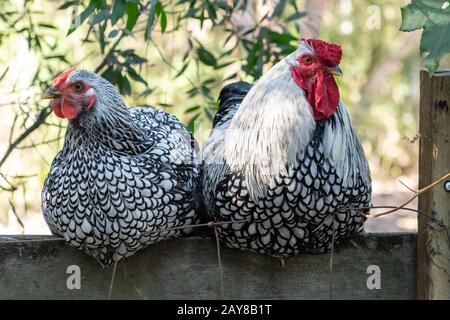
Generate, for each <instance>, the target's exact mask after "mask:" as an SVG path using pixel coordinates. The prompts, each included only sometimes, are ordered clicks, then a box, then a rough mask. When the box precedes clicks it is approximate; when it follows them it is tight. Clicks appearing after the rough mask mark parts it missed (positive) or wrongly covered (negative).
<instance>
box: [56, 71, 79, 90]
mask: <svg viewBox="0 0 450 320" xmlns="http://www.w3.org/2000/svg"><path fill="white" fill-rule="evenodd" d="M75 69H76V67H72V68H70V69H67V70H66V71H64V72H62V73H60V74H59V75H58V76H57V77H56V78H55V79H53V82H52V85H53V86H54V87H57V86H59V85H60V84H61V83H63V82H65V81H66V80H67V77H68V76H69V75H70V74H71V73H72V71H74V70H75Z"/></svg>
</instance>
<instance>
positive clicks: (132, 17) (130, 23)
mask: <svg viewBox="0 0 450 320" xmlns="http://www.w3.org/2000/svg"><path fill="white" fill-rule="evenodd" d="M125 12H126V13H127V16H128V19H127V25H126V28H127V30H129V31H131V30H133V28H134V26H135V25H136V22H137V19H138V17H139V6H138V5H137V4H136V3H133V2H127V3H126V4H125Z"/></svg>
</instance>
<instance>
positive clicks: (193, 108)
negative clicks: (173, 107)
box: [184, 105, 200, 113]
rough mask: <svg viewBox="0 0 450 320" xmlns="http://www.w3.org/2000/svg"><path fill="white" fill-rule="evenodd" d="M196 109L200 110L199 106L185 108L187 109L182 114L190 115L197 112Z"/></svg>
mask: <svg viewBox="0 0 450 320" xmlns="http://www.w3.org/2000/svg"><path fill="white" fill-rule="evenodd" d="M198 109H200V106H199V105H196V106H192V107H189V108H187V109H186V110H185V111H184V113H192V112H194V111H197V110H198Z"/></svg>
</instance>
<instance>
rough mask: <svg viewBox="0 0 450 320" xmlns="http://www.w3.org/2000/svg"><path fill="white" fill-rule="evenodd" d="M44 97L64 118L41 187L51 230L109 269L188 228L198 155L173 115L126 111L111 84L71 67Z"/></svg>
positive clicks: (150, 110) (194, 200)
mask: <svg viewBox="0 0 450 320" xmlns="http://www.w3.org/2000/svg"><path fill="white" fill-rule="evenodd" d="M44 98H51V99H53V100H52V103H51V106H52V110H53V112H54V113H55V115H56V116H58V117H61V118H67V119H68V120H69V123H68V128H67V132H66V136H65V140H64V146H63V148H62V150H61V151H60V152H59V153H58V154H57V156H56V157H55V159H54V160H53V163H52V165H51V168H50V172H49V174H48V176H47V178H46V180H45V183H44V187H43V190H42V212H43V215H44V218H45V220H46V222H47V224H48V225H49V227H50V230H51V231H52V233H54V234H55V235H59V236H61V237H63V238H65V240H66V242H67V243H68V244H69V245H71V246H73V247H76V248H79V249H81V250H83V251H84V252H86V253H88V254H89V255H91V256H93V257H95V258H96V259H97V261H98V262H99V263H100V264H101V265H102V266H108V265H111V264H113V263H116V262H118V261H120V260H121V259H123V258H125V257H129V256H131V255H132V254H134V253H135V252H136V251H137V250H139V249H141V248H143V247H145V246H147V245H149V244H151V243H156V242H159V241H161V240H165V239H169V238H174V237H177V236H181V235H183V234H186V233H188V232H189V231H190V230H191V229H192V228H189V225H192V224H193V223H196V221H197V215H196V209H197V208H196V207H197V203H198V201H197V198H198V196H197V195H196V193H197V192H198V191H197V188H198V187H199V184H200V176H199V174H200V172H199V171H200V168H199V164H198V160H197V151H198V150H197V149H196V144H195V141H194V140H193V138H192V136H191V134H190V133H189V131H188V129H187V128H186V127H185V126H184V125H183V124H182V123H181V122H180V121H179V120H178V119H177V118H176V117H174V116H172V115H169V114H168V113H166V112H164V111H161V110H157V109H154V108H151V107H136V108H131V109H128V108H127V106H126V105H125V102H124V100H123V99H122V97H121V96H120V94H119V92H118V90H117V89H116V88H115V87H114V86H113V85H112V84H111V83H109V82H108V81H107V80H105V79H103V78H102V77H101V76H99V75H97V74H95V73H93V72H90V71H86V70H82V69H76V68H72V69H69V70H67V71H65V72H63V73H62V74H60V75H59V76H58V77H56V78H55V79H54V80H53V84H52V86H51V87H50V88H49V89H48V90H47V91H46V92H45V93H44ZM184 227H186V228H184ZM164 230H166V231H164Z"/></svg>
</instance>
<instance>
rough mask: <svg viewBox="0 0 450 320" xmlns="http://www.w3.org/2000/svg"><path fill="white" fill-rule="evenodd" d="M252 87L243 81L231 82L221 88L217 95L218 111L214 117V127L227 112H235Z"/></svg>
mask: <svg viewBox="0 0 450 320" xmlns="http://www.w3.org/2000/svg"><path fill="white" fill-rule="evenodd" d="M251 87H252V85H251V84H250V83H248V82H245V81H239V82H233V83H230V84H228V85H226V86H225V87H223V88H222V90H221V91H220V95H219V109H218V110H217V113H216V116H215V117H214V121H213V126H214V127H215V126H216V125H217V124H218V123H219V122H220V121H221V120H222V119H224V117H225V116H226V115H228V113H229V112H234V111H236V110H237V108H238V106H239V104H240V103H241V102H242V100H243V99H244V97H245V96H246V95H247V93H248V92H249V91H250V89H251Z"/></svg>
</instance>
